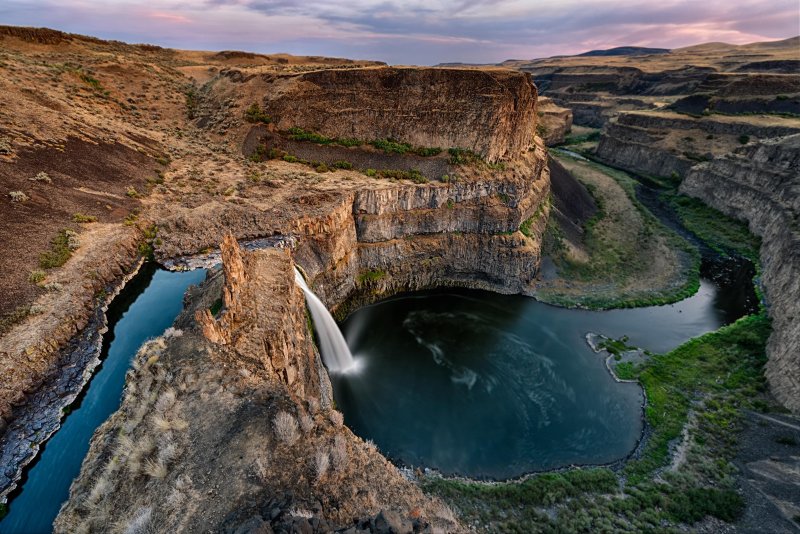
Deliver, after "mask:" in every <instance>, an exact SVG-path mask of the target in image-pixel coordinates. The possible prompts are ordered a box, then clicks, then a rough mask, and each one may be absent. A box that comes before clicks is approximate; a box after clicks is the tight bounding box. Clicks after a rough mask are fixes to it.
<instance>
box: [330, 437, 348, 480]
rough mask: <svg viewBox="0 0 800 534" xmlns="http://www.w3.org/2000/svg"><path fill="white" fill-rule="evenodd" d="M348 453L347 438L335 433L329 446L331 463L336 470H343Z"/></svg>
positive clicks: (346, 462)
mask: <svg viewBox="0 0 800 534" xmlns="http://www.w3.org/2000/svg"><path fill="white" fill-rule="evenodd" d="M349 459H350V455H349V453H348V452H347V440H346V439H344V436H342V435H341V434H337V436H336V437H335V438H334V440H333V446H332V447H331V463H332V464H333V468H334V469H335V470H336V471H343V470H344V468H345V467H347V464H348V461H349Z"/></svg>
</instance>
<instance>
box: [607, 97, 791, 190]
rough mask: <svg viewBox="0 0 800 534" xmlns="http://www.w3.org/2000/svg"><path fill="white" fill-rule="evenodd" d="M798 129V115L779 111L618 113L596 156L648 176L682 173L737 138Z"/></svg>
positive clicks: (729, 146)
mask: <svg viewBox="0 0 800 534" xmlns="http://www.w3.org/2000/svg"><path fill="white" fill-rule="evenodd" d="M798 132H800V119H796V118H784V117H759V116H752V117H751V116H747V117H732V116H724V115H711V116H707V117H699V118H697V117H690V116H688V115H681V114H678V113H671V112H664V111H652V112H643V111H639V112H629V113H621V114H620V115H619V116H618V117H617V118H616V119H614V120H612V121H611V122H609V124H608V125H607V127H606V129H605V131H604V132H603V135H602V136H601V138H600V144H599V145H598V147H597V156H598V157H599V158H600V159H602V160H603V161H605V162H607V163H609V164H610V165H613V166H616V167H621V168H623V169H626V170H630V171H632V172H638V173H642V174H649V175H653V176H671V175H672V173H677V175H678V176H685V175H686V173H687V172H688V171H689V169H690V168H691V167H692V166H693V165H696V164H697V163H700V162H704V161H708V160H710V159H711V158H713V157H715V156H720V155H723V154H726V153H729V152H731V151H733V150H734V149H735V148H737V147H739V146H741V145H742V144H743V143H748V142H750V141H755V140H758V139H769V138H773V137H778V136H785V135H791V134H795V133H798Z"/></svg>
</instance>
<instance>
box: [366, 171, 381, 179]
mask: <svg viewBox="0 0 800 534" xmlns="http://www.w3.org/2000/svg"><path fill="white" fill-rule="evenodd" d="M364 174H366V175H367V176H369V177H370V178H375V177H376V176H378V171H376V170H375V169H367V170H366V171H364Z"/></svg>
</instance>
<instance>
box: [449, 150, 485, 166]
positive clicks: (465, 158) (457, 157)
mask: <svg viewBox="0 0 800 534" xmlns="http://www.w3.org/2000/svg"><path fill="white" fill-rule="evenodd" d="M447 153H448V154H450V164H451V165H470V164H472V163H476V162H478V161H480V160H481V158H480V156H478V155H477V154H475V153H474V152H473V151H471V150H467V149H464V148H457V147H453V148H448V149H447Z"/></svg>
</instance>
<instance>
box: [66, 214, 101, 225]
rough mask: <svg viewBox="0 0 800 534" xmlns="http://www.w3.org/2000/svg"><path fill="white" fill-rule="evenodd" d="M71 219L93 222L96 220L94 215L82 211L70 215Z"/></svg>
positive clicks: (80, 221)
mask: <svg viewBox="0 0 800 534" xmlns="http://www.w3.org/2000/svg"><path fill="white" fill-rule="evenodd" d="M72 220H73V221H75V222H76V223H93V222H97V217H95V216H94V215H84V214H83V213H76V214H75V215H73V216H72Z"/></svg>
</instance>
